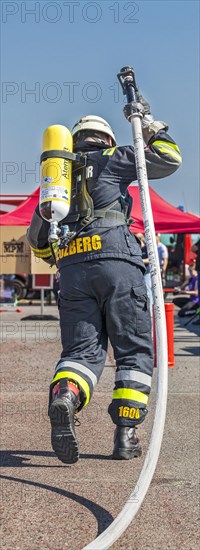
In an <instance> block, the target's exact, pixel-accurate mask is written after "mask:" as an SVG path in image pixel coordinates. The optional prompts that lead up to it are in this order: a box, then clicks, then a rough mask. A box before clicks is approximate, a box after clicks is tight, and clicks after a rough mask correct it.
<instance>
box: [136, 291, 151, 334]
mask: <svg viewBox="0 0 200 550" xmlns="http://www.w3.org/2000/svg"><path fill="white" fill-rule="evenodd" d="M131 294H132V299H133V300H134V301H135V312H136V333H137V334H143V333H145V332H149V331H151V316H150V310H149V300H148V297H147V290H146V285H140V286H136V287H132V292H131Z"/></svg>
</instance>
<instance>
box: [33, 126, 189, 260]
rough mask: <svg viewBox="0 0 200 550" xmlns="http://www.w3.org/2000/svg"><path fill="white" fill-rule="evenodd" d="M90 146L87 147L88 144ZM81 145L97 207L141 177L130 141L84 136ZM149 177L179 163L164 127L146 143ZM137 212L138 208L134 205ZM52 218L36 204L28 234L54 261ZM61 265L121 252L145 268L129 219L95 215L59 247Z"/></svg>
mask: <svg viewBox="0 0 200 550" xmlns="http://www.w3.org/2000/svg"><path fill="white" fill-rule="evenodd" d="M88 149H89V150H88ZM79 150H80V151H81V152H83V153H84V154H86V155H87V169H86V184H87V190H88V192H89V194H90V196H91V197H92V199H93V203H94V208H95V209H102V208H105V207H106V206H108V205H110V204H111V203H112V202H113V201H119V204H118V206H117V207H116V206H115V207H114V209H115V210H116V209H117V210H121V209H122V206H121V201H120V197H121V196H122V195H125V193H126V190H127V187H128V185H130V183H131V182H132V181H134V180H137V174H136V163H135V154H134V147H133V146H132V145H127V146H119V147H110V148H105V146H104V145H102V144H96V143H92V142H84V143H82V144H79ZM145 159H146V167H147V176H148V179H150V180H151V179H159V178H164V177H166V176H169V175H170V174H173V172H175V171H176V170H177V168H178V167H179V166H180V164H181V154H180V151H179V148H178V146H177V145H176V144H175V142H174V141H173V139H172V138H171V137H170V136H169V135H168V134H167V133H166V132H165V131H163V130H161V131H160V132H158V133H157V134H156V135H155V136H154V137H153V138H151V140H150V142H149V144H148V146H147V147H146V148H145ZM132 214H133V217H134V209H133V212H132ZM48 232H49V223H48V222H47V221H45V220H43V219H42V217H41V216H40V213H39V207H38V206H37V208H36V210H35V213H34V215H33V218H32V221H31V225H30V227H29V229H28V233H27V238H28V241H29V244H30V246H31V248H32V250H33V252H34V254H35V256H37V257H38V258H42V259H43V260H45V261H50V259H51V250H50V248H49V243H48ZM55 255H56V260H57V266H58V268H59V269H62V267H66V266H67V265H71V264H75V263H78V262H84V261H89V260H95V259H98V258H117V259H122V260H127V261H129V262H132V263H134V264H136V265H140V266H141V267H142V268H143V265H144V264H143V262H142V258H141V249H140V246H139V245H138V243H137V240H136V239H135V237H134V235H133V234H132V233H130V231H129V229H128V227H127V225H126V224H125V225H120V226H116V224H115V225H114V223H113V225H112V221H111V220H109V223H108V220H105V219H103V218H99V219H96V220H95V221H93V223H92V224H90V225H89V226H88V228H86V229H84V230H82V231H81V233H79V235H78V236H77V237H76V238H75V239H73V240H72V241H71V242H70V243H69V244H68V246H65V247H62V248H59V247H58V248H57V250H55Z"/></svg>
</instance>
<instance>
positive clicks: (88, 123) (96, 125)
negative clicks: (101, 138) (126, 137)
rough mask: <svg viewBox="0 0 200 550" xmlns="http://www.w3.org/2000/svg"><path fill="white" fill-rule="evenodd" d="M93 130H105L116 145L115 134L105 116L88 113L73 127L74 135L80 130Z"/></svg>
mask: <svg viewBox="0 0 200 550" xmlns="http://www.w3.org/2000/svg"><path fill="white" fill-rule="evenodd" d="M87 130H92V131H96V132H103V133H104V134H107V135H108V136H110V137H111V138H112V140H113V145H116V138H115V134H114V132H113V130H112V128H111V127H110V125H109V124H108V122H106V120H104V118H101V117H100V116H96V115H88V116H83V117H82V118H80V120H79V121H78V122H76V124H75V125H74V127H73V128H72V136H73V137H74V136H75V135H76V134H78V133H79V132H83V131H87Z"/></svg>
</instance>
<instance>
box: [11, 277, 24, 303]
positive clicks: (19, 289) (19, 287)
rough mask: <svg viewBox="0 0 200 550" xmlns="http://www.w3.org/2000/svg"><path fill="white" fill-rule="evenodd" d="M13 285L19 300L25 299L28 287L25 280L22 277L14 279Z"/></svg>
mask: <svg viewBox="0 0 200 550" xmlns="http://www.w3.org/2000/svg"><path fill="white" fill-rule="evenodd" d="M13 287H14V291H15V295H16V298H17V300H24V298H26V295H27V288H26V286H25V283H23V281H20V279H14V281H13Z"/></svg>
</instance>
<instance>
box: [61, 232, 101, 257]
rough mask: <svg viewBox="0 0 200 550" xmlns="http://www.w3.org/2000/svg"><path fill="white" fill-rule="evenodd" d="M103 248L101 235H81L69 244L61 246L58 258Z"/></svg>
mask: <svg viewBox="0 0 200 550" xmlns="http://www.w3.org/2000/svg"><path fill="white" fill-rule="evenodd" d="M101 248H102V243H101V237H100V236H99V235H92V237H79V238H77V239H74V240H73V241H71V242H70V243H69V244H68V246H65V247H64V248H59V249H58V250H57V252H56V260H61V259H62V258H65V257H66V256H72V255H73V254H82V253H83V252H92V251H93V250H100V249H101Z"/></svg>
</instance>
